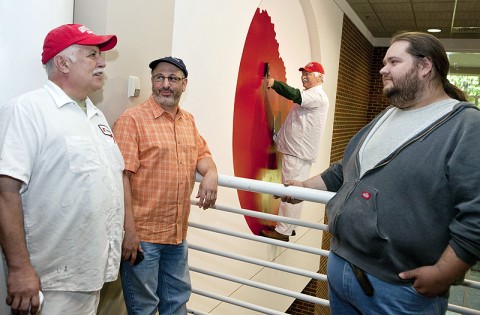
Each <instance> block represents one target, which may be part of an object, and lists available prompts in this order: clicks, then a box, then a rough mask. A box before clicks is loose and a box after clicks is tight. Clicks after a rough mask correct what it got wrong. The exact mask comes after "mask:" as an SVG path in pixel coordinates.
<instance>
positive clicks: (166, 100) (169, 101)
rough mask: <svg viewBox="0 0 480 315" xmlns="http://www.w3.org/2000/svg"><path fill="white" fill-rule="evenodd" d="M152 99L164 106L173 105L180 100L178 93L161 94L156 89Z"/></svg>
mask: <svg viewBox="0 0 480 315" xmlns="http://www.w3.org/2000/svg"><path fill="white" fill-rule="evenodd" d="M153 99H154V100H155V102H157V103H158V104H160V105H162V106H165V107H175V106H176V105H177V104H178V102H179V100H180V95H178V93H175V92H174V93H173V94H172V95H170V96H163V95H161V94H160V91H157V93H154V94H153Z"/></svg>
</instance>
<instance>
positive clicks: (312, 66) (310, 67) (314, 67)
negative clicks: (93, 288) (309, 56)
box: [298, 61, 325, 74]
mask: <svg viewBox="0 0 480 315" xmlns="http://www.w3.org/2000/svg"><path fill="white" fill-rule="evenodd" d="M298 71H307V72H320V73H321V74H325V70H323V67H322V65H321V64H319V63H318V62H315V61H312V62H309V63H308V64H307V65H306V66H305V67H303V68H300V69H298Z"/></svg>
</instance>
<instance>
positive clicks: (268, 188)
mask: <svg viewBox="0 0 480 315" xmlns="http://www.w3.org/2000/svg"><path fill="white" fill-rule="evenodd" d="M202 178H203V177H202V175H200V174H199V173H196V178H195V180H196V181H197V182H199V181H201V180H202ZM218 185H219V186H222V187H228V188H234V189H240V190H244V191H252V192H259V193H265V194H269V195H274V196H292V197H294V198H296V199H300V200H306V201H312V202H317V203H322V204H326V203H327V202H328V201H329V200H330V199H331V198H332V197H333V196H335V193H333V192H331V191H324V190H318V189H311V188H304V187H297V186H285V185H283V184H277V183H270V182H264V181H261V180H256V179H250V178H242V177H235V176H228V175H222V174H218Z"/></svg>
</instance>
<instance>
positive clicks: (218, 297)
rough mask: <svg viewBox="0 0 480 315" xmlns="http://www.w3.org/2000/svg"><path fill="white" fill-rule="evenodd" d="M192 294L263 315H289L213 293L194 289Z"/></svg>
mask: <svg viewBox="0 0 480 315" xmlns="http://www.w3.org/2000/svg"><path fill="white" fill-rule="evenodd" d="M192 293H195V294H199V295H203V296H206V297H209V298H212V299H215V300H218V301H222V302H226V303H229V304H233V305H237V306H241V307H243V308H247V309H250V310H252V311H257V312H261V313H263V314H268V315H288V314H287V313H283V312H279V311H276V310H272V309H270V308H266V307H263V306H258V305H255V304H251V303H247V302H244V301H240V300H236V299H232V298H230V297H227V296H223V295H219V294H215V293H211V292H206V291H203V290H199V289H192Z"/></svg>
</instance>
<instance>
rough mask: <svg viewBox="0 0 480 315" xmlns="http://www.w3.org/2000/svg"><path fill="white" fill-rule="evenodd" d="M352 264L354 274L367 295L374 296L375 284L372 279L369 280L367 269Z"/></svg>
mask: <svg viewBox="0 0 480 315" xmlns="http://www.w3.org/2000/svg"><path fill="white" fill-rule="evenodd" d="M350 266H351V267H352V270H353V274H354V275H355V278H357V280H358V284H360V287H361V288H362V290H363V292H364V293H365V294H366V295H367V296H373V286H372V283H371V282H370V280H368V277H367V274H366V273H365V271H363V269H361V268H359V267H357V266H355V265H354V264H352V263H350Z"/></svg>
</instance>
